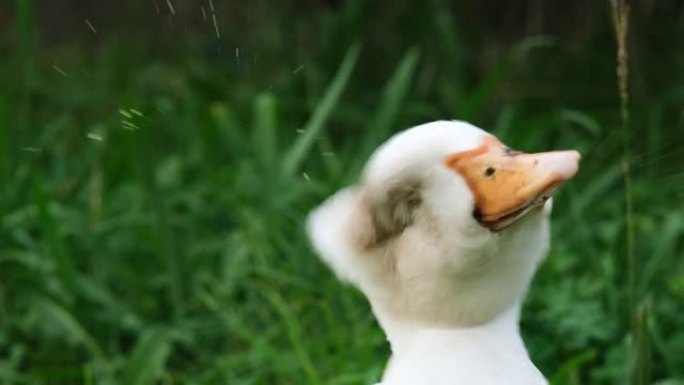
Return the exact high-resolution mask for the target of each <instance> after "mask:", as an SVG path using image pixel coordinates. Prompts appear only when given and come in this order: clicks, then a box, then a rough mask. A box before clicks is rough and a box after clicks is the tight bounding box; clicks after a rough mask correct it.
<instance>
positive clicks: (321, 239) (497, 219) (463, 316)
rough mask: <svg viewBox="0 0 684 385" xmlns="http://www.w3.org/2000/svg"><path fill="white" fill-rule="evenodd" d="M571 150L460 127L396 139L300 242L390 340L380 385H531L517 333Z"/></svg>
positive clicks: (573, 166)
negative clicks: (535, 149) (526, 146)
mask: <svg viewBox="0 0 684 385" xmlns="http://www.w3.org/2000/svg"><path fill="white" fill-rule="evenodd" d="M578 160H579V155H578V154H577V153H575V152H554V153H543V154H522V153H518V152H514V151H512V150H510V149H508V148H507V147H505V146H504V145H503V144H501V143H500V142H498V140H496V138H494V137H493V136H491V135H489V134H487V133H486V132H484V131H483V130H481V129H479V128H477V127H475V126H472V125H470V124H468V123H465V122H456V121H450V122H446V121H440V122H433V123H428V124H425V125H421V126H417V127H414V128H411V129H409V130H407V131H404V132H402V133H399V134H397V135H396V136H395V137H393V138H391V139H390V140H389V141H388V142H386V143H385V144H384V145H383V146H381V147H380V148H379V149H378V150H377V151H376V152H375V153H374V155H373V156H372V157H371V159H370V160H369V162H368V164H367V165H366V168H365V170H364V174H363V176H362V178H361V180H360V181H359V183H358V184H357V185H355V186H351V187H348V188H345V189H343V190H341V191H340V192H338V193H337V194H335V195H333V196H332V197H331V198H329V199H328V200H327V201H326V202H325V203H323V204H322V205H321V206H320V207H318V208H317V209H315V210H314V211H313V212H312V214H311V215H310V217H309V220H308V233H309V236H310V238H311V239H312V243H313V245H314V247H315V249H316V250H317V251H318V253H319V254H320V256H321V258H322V259H323V261H324V262H326V263H327V264H328V265H329V266H330V267H331V268H332V270H333V271H334V272H335V273H336V274H337V275H338V276H339V277H340V278H341V279H342V280H343V281H347V282H350V283H351V284H353V285H355V286H356V287H357V288H358V289H359V290H361V291H362V292H363V293H364V295H365V296H366V298H367V299H368V300H369V302H370V304H371V308H372V310H373V313H374V315H375V317H376V318H377V320H378V322H379V324H380V326H381V327H382V328H383V330H384V332H385V334H386V336H387V339H388V341H389V343H390V347H391V350H392V356H391V358H390V360H389V362H388V364H387V366H386V370H385V373H384V375H383V378H382V382H381V384H382V385H422V384H430V385H465V384H468V385H472V384H477V385H503V384H506V385H542V384H546V380H545V379H544V377H543V376H542V374H541V373H540V372H539V371H538V370H537V369H536V367H535V366H534V365H533V364H532V362H531V361H530V359H529V356H528V353H527V351H526V349H525V346H524V344H523V341H522V338H521V337H520V334H519V331H518V318H519V313H520V308H521V304H522V302H523V299H524V295H525V292H526V291H527V288H528V286H529V282H530V280H531V279H532V276H533V275H534V272H535V270H536V268H537V266H538V265H539V263H540V262H541V261H542V259H543V258H544V255H545V254H546V252H547V249H548V244H549V230H548V227H549V222H548V216H549V213H550V211H551V201H550V200H548V197H549V196H550V194H551V193H552V192H553V190H554V189H555V188H557V187H558V186H559V185H560V184H562V183H563V182H564V181H565V180H567V179H569V178H570V177H572V175H574V173H575V172H576V170H577V162H578Z"/></svg>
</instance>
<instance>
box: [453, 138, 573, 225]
mask: <svg viewBox="0 0 684 385" xmlns="http://www.w3.org/2000/svg"><path fill="white" fill-rule="evenodd" d="M579 160H580V154H579V153H578V152H577V151H553V152H543V153H538V154H525V153H521V152H517V151H512V150H510V149H509V148H507V147H506V146H504V145H503V144H502V143H501V142H499V141H498V140H497V139H496V138H495V137H493V136H490V137H488V138H487V139H486V140H485V142H484V144H482V145H481V146H480V147H478V148H475V149H473V150H469V151H464V152H459V153H456V154H453V155H451V156H449V157H448V158H447V159H446V165H447V166H448V167H449V168H451V169H453V170H454V171H456V172H458V173H459V174H460V175H461V176H462V177H463V179H464V180H465V182H466V183H467V184H468V187H469V188H470V191H471V192H472V193H473V196H474V198H475V211H474V215H475V218H476V219H477V220H478V221H479V222H480V223H481V224H482V225H483V226H485V227H487V228H489V229H491V230H492V231H499V230H503V229H504V228H506V227H508V226H510V225H511V224H512V223H513V222H515V221H516V220H518V219H520V218H521V217H523V216H524V215H525V214H527V213H528V212H529V211H530V210H532V209H534V208H536V207H539V206H541V205H543V204H544V202H545V201H546V200H547V199H548V198H549V197H550V196H551V194H552V193H553V192H554V191H555V190H556V189H557V188H558V187H559V186H560V185H562V184H563V183H564V182H566V181H567V180H569V179H571V178H572V177H573V176H574V175H575V173H577V169H578V164H579Z"/></svg>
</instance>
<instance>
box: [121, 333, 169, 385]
mask: <svg viewBox="0 0 684 385" xmlns="http://www.w3.org/2000/svg"><path fill="white" fill-rule="evenodd" d="M170 353H171V338H170V336H169V333H168V331H167V330H166V329H164V328H158V327H154V328H151V329H148V330H147V331H145V332H144V333H143V335H142V337H140V341H139V342H138V344H137V345H136V346H135V349H134V350H133V354H132V355H131V356H130V358H129V359H128V363H127V365H126V368H125V370H124V373H123V378H122V382H121V383H122V384H128V385H146V384H155V383H157V382H156V381H157V380H158V379H159V378H160V376H161V375H162V374H163V372H164V365H165V364H166V360H167V358H168V357H169V354H170Z"/></svg>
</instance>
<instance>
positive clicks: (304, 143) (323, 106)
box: [283, 44, 361, 176]
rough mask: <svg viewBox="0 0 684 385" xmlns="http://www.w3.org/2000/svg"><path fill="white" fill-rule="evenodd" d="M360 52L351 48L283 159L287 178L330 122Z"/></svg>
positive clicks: (356, 48) (358, 48) (356, 45)
mask: <svg viewBox="0 0 684 385" xmlns="http://www.w3.org/2000/svg"><path fill="white" fill-rule="evenodd" d="M360 51H361V47H360V45H358V44H355V45H353V46H351V48H349V50H348V51H347V54H346V55H345V57H344V59H343V60H342V64H341V65H340V69H339V70H337V74H336V75H335V78H334V79H333V81H332V83H331V84H330V86H329V87H328V89H327V90H326V92H325V95H324V96H323V100H321V102H320V103H319V104H318V106H317V107H316V110H315V111H314V113H313V115H312V116H311V119H309V121H308V122H307V123H306V125H305V126H304V133H303V134H302V135H301V136H300V137H299V138H298V139H297V140H296V141H295V142H294V143H293V144H292V146H291V147H290V149H289V151H288V152H287V154H286V155H285V157H284V159H283V173H284V174H285V175H286V176H292V175H294V174H295V172H296V171H297V169H298V168H299V166H300V165H301V164H302V162H303V161H304V158H305V157H306V154H307V152H308V151H309V149H310V148H311V146H312V145H313V143H314V140H315V139H316V137H317V136H318V134H320V132H321V131H322V130H323V127H324V126H325V122H326V121H327V120H328V117H329V116H330V113H331V112H332V110H333V108H334V107H335V105H336V104H337V101H338V100H339V99H340V96H341V95H342V91H343V90H344V88H345V86H346V85H347V82H348V81H349V78H350V77H351V74H352V71H353V70H354V67H355V66H356V61H357V59H358V58H359V53H360Z"/></svg>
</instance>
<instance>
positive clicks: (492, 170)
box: [485, 167, 496, 176]
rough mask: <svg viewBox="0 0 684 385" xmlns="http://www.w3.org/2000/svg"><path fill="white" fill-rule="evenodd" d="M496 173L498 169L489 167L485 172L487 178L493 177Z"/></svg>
mask: <svg viewBox="0 0 684 385" xmlns="http://www.w3.org/2000/svg"><path fill="white" fill-rule="evenodd" d="M495 172H496V169H495V168H494V167H487V169H486V170H485V176H492V175H494V173H495Z"/></svg>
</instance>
